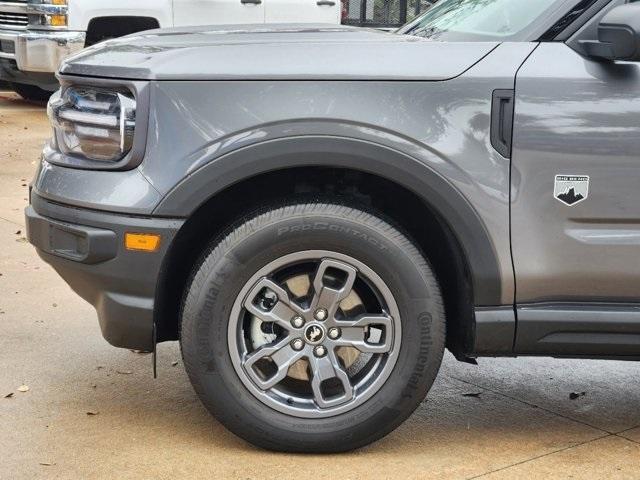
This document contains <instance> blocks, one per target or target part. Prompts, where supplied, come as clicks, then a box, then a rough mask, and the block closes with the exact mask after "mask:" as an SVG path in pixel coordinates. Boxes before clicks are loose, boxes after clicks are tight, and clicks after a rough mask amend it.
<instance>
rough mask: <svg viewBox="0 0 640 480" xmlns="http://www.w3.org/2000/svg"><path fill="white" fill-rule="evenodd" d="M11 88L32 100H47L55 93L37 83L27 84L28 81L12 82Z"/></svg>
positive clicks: (26, 98)
mask: <svg viewBox="0 0 640 480" xmlns="http://www.w3.org/2000/svg"><path fill="white" fill-rule="evenodd" d="M11 88H13V90H14V91H15V92H16V93H17V94H18V95H20V96H21V97H22V98H24V99H25V100H30V101H32V102H47V101H48V100H49V97H50V96H51V94H52V93H53V92H50V91H48V90H43V89H42V88H40V87H36V86H35V85H27V84H26V83H12V84H11Z"/></svg>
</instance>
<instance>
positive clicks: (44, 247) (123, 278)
mask: <svg viewBox="0 0 640 480" xmlns="http://www.w3.org/2000/svg"><path fill="white" fill-rule="evenodd" d="M25 216H26V223H27V238H28V239H29V241H30V242H31V243H32V244H33V245H34V246H35V247H36V249H37V250H38V254H39V255H40V256H41V257H42V259H43V260H45V261H46V262H47V263H49V264H50V265H51V266H52V267H53V268H54V269H55V270H56V271H57V272H58V274H60V276H61V277H62V278H63V279H64V280H65V281H66V282H67V283H68V284H69V286H70V287H71V288H72V289H73V290H74V291H75V292H76V293H77V294H78V295H80V296H81V297H82V298H84V299H85V300H86V301H88V302H89V303H90V304H92V305H93V306H94V307H95V309H96V311H97V312H98V320H99V322H100V328H101V329H102V334H103V336H104V337H105V339H106V340H107V341H108V342H109V343H111V344H112V345H114V346H116V347H122V348H130V349H137V350H152V349H153V346H154V338H153V335H154V333H153V332H154V304H155V295H156V285H157V283H158V278H159V276H160V271H161V266H162V261H163V259H164V257H165V255H166V253H167V251H168V249H169V247H170V245H171V242H172V241H173V238H174V236H175V235H176V233H177V232H178V230H179V229H180V227H181V226H182V223H183V221H182V220H171V219H160V218H150V217H133V216H127V215H121V214H113V213H107V212H97V211H93V210H85V209H78V208H75V207H69V206H64V205H60V204H56V203H52V202H49V201H47V200H45V199H44V198H42V197H40V196H38V195H37V194H36V193H32V194H31V205H30V206H28V207H27V209H26V211H25ZM125 232H132V233H158V234H160V235H161V238H162V240H161V243H160V249H159V250H158V251H156V252H153V253H147V252H136V251H129V250H126V249H125V248H124V234H125Z"/></svg>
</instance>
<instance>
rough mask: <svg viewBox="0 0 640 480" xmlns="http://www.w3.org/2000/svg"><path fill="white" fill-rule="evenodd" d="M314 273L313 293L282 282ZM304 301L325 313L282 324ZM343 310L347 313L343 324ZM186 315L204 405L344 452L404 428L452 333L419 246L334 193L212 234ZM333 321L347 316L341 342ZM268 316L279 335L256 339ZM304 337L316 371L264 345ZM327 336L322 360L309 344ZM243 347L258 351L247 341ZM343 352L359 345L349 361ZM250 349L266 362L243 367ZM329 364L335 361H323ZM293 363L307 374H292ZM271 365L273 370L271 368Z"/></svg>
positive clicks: (240, 424) (258, 436)
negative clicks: (298, 324)
mask: <svg viewBox="0 0 640 480" xmlns="http://www.w3.org/2000/svg"><path fill="white" fill-rule="evenodd" d="M281 264H282V265H283V266H279V267H277V268H276V267H272V266H273V265H281ZM307 269H311V270H310V273H308V274H307V273H306V272H307ZM313 269H315V270H313ZM272 271H273V273H271V272H272ZM354 271H355V272H356V274H355V276H354V275H352V274H353V272H354ZM300 272H302V273H300ZM287 275H288V276H287ZM305 277H308V281H309V282H310V283H311V286H310V287H309V292H310V293H309V295H308V296H307V297H300V298H303V299H305V298H306V300H299V299H298V297H297V295H298V294H294V293H293V290H292V289H291V288H289V287H290V285H291V284H290V283H282V282H285V281H286V282H290V281H297V282H299V281H300V279H302V280H303V283H304V278H305ZM282 279H288V280H282ZM256 282H257V283H256ZM278 282H281V283H278ZM314 282H318V284H317V285H318V288H316V287H314ZM263 285H266V286H267V287H264V286H263ZM285 285H286V288H284V286H285ZM299 285H301V284H300V283H295V282H294V286H296V288H300V287H299ZM279 287H283V288H282V289H279ZM287 288H288V290H287ZM349 288H351V293H349V297H348V298H347V299H345V300H343V298H344V296H345V295H346V293H345V292H347V289H349ZM260 289H262V290H260ZM302 291H304V289H303V290H302ZM256 292H258V293H257V294H256ZM318 292H321V293H318ZM336 292H342V293H340V294H339V295H338V293H336ZM273 293H275V296H274V295H273ZM300 295H302V294H300ZM354 295H355V296H354ZM289 297H291V298H289ZM292 298H293V299H294V300H293V301H292V300H291V299H292ZM349 299H351V300H349ZM354 299H357V301H356V300H354ZM334 300H335V301H334ZM316 301H317V305H315V304H314V302H316ZM298 302H299V303H298ZM304 302H307V306H309V305H308V304H310V305H311V306H312V308H311V310H313V312H315V313H313V315H312V313H309V314H306V313H305V315H307V316H305V317H304V319H306V320H307V323H305V326H304V327H303V328H302V329H300V330H295V328H294V327H293V326H292V327H291V330H289V328H288V327H287V328H284V327H286V325H284V327H281V325H283V320H282V319H283V318H284V320H285V321H286V320H287V319H288V318H289V317H287V315H286V314H285V313H283V312H290V311H292V312H294V311H297V310H296V309H298V306H296V305H299V304H300V305H301V304H303V303H304ZM323 302H324V303H323ZM338 302H339V303H338ZM325 304H326V305H327V306H328V307H327V309H325V313H324V314H322V315H321V314H319V313H318V312H319V311H320V310H322V308H319V307H321V306H322V305H325ZM338 304H339V308H338V307H336V306H335V305H338ZM274 305H275V306H274ZM313 305H315V306H313ZM353 305H355V306H353ZM291 308H293V309H294V310H290V309H291ZM336 308H337V309H336ZM270 309H271V310H270ZM334 310H335V314H334V313H333V312H334ZM363 310H366V312H365V313H361V312H362V311H363ZM369 310H371V312H369ZM254 311H255V312H257V313H255V314H254ZM265 312H268V313H265ZM351 312H356V313H358V312H360V313H359V314H358V315H355V316H353V317H351V316H350V315H351ZM390 312H391V313H390ZM320 313H322V312H320ZM272 314H273V316H272V317H268V315H272ZM309 315H312V316H309ZM296 316H297V315H296ZM322 317H324V318H325V320H324V322H326V323H323V321H321V320H322ZM264 318H267V320H268V319H269V318H276V319H277V320H276V321H275V323H269V322H268V321H265V320H264ZM319 318H320V319H321V320H318V319H319ZM338 318H340V322H347V323H336V322H338V320H337V319H338ZM365 318H366V320H365ZM256 319H257V320H256ZM345 319H346V320H345ZM181 322H182V323H181V334H180V343H181V349H182V355H183V359H184V364H185V368H186V371H187V374H188V376H189V379H190V380H191V382H192V384H193V387H194V389H195V391H196V393H197V394H198V396H199V398H200V399H201V401H202V402H203V404H204V405H205V407H206V408H207V409H208V410H209V411H210V412H211V413H212V414H213V415H214V416H215V417H216V418H217V419H218V420H219V421H220V422H221V423H222V424H223V425H225V426H226V427H227V428H228V429H229V430H230V431H231V432H233V433H235V434H236V435H238V436H239V437H241V438H243V439H245V440H247V441H248V442H250V443H252V444H254V445H257V446H260V447H263V448H266V449H270V450H278V451H286V452H315V453H321V452H342V451H348V450H352V449H355V448H359V447H362V446H364V445H367V444H369V443H371V442H374V441H376V440H378V439H380V438H382V437H383V436H385V435H386V434H388V433H389V432H391V431H392V430H394V429H395V428H396V427H398V426H399V425H400V424H401V423H402V422H403V421H404V420H405V419H406V418H407V417H409V415H411V413H412V412H413V411H414V410H415V409H416V408H417V407H418V405H419V404H420V403H421V402H422V400H423V399H424V397H425V396H426V394H427V392H428V391H429V389H430V388H431V385H432V384H433V381H434V380H435V378H436V375H437V372H438V370H439V368H440V364H441V361H442V356H443V352H444V344H445V317H444V311H443V306H442V300H441V295H440V290H439V286H438V283H437V281H436V278H435V276H434V274H433V272H432V270H431V268H430V267H429V265H428V263H427V261H426V260H425V258H424V257H423V256H422V255H421V254H420V252H419V251H418V249H417V247H416V246H415V245H414V244H413V243H412V242H411V241H410V240H409V239H408V238H407V237H406V236H405V235H404V234H402V233H401V232H400V231H398V230H397V229H396V228H394V227H393V226H391V225H389V224H388V223H386V222H385V221H383V220H381V219H380V218H379V217H378V216H375V215H372V214H370V213H365V212H364V211H361V210H357V209H354V208H350V207H348V206H343V205H336V204H327V203H308V204H293V205H287V206H284V207H280V208H276V207H274V208H272V209H269V210H267V211H266V213H262V214H257V215H255V216H250V217H247V218H245V219H244V220H243V222H242V223H241V224H240V225H239V226H238V227H237V228H235V229H233V230H232V231H231V233H229V234H228V235H227V236H225V237H224V238H223V239H222V240H221V241H219V242H214V244H212V245H211V248H209V249H208V251H207V252H205V254H204V255H203V257H202V260H201V261H200V262H199V263H198V264H197V265H196V266H195V269H194V272H193V276H192V280H191V282H190V284H189V285H188V287H187V289H186V292H185V297H184V301H183V307H182V314H181ZM255 322H258V324H259V326H260V330H256V329H255V328H254V325H255V324H256V323H255ZM330 322H333V323H330ZM378 322H379V323H378ZM293 323H294V319H292V320H291V324H292V325H293ZM335 324H338V325H348V326H343V327H342V328H341V329H340V333H339V334H340V337H339V338H338V339H337V340H331V338H333V337H331V338H330V335H331V334H332V330H333V329H332V328H329V327H330V326H331V325H335ZM247 325H249V326H250V327H247ZM265 325H266V327H269V328H270V330H268V331H269V332H271V333H269V334H266V333H265V334H264V335H265V338H266V337H267V336H268V335H271V337H269V339H268V340H265V342H267V343H266V344H264V343H263V344H261V345H260V346H258V347H256V348H255V350H254V349H253V348H252V347H251V345H253V342H254V334H255V332H256V331H258V332H259V333H258V334H257V337H258V340H259V341H261V340H260V339H261V338H262V337H260V335H262V333H260V332H264V331H265V330H264V328H265ZM363 325H365V326H364V327H363ZM316 327H320V328H316ZM325 327H326V328H325ZM322 330H324V334H323V332H322ZM274 332H275V333H274ZM316 334H317V335H316ZM333 334H335V335H337V334H336V333H335V332H333ZM374 334H375V335H374ZM367 336H368V337H367ZM298 337H299V338H301V339H302V343H303V344H304V346H303V347H302V348H303V349H304V350H303V351H300V352H298V354H297V355H298V356H299V355H303V354H304V355H306V356H304V357H303V358H302V360H300V361H301V362H303V363H302V365H303V367H304V365H305V364H304V362H306V365H307V367H306V370H305V369H304V368H303V369H302V370H300V369H299V368H298V367H299V366H300V365H301V364H300V363H296V364H295V365H294V366H293V367H292V366H291V364H290V362H289V360H287V361H282V360H279V361H275V359H276V358H277V355H279V354H276V353H273V352H272V353H270V354H269V355H270V356H264V352H265V351H267V350H265V349H268V348H270V347H271V346H273V351H274V352H275V351H277V352H285V350H286V352H293V354H295V352H296V351H295V349H294V347H296V346H298V347H299V345H296V344H295V340H292V339H294V338H298ZM352 337H353V338H352ZM361 337H362V338H364V341H362V340H361ZM374 337H377V339H374ZM317 338H321V339H322V343H321V344H320V345H322V346H325V344H326V348H325V350H324V352H325V356H324V357H319V356H318V354H319V352H321V351H322V350H318V348H319V346H318V345H314V344H312V343H311V342H312V341H313V340H315V339H317ZM354 338H355V339H356V340H353V339H354ZM332 341H333V342H335V343H331V342H332ZM268 342H272V343H268ZM283 342H284V343H283ZM286 342H290V343H286ZM258 343H259V342H258ZM338 344H340V345H347V347H344V349H343V350H341V349H340V348H341V347H336V345H338ZM355 344H357V345H358V346H357V348H355V349H353V347H352V345H355ZM282 345H285V346H282ZM276 347H278V348H280V347H281V348H280V349H279V350H278V349H277V348H276ZM244 348H246V349H247V350H251V351H249V352H248V353H247V352H244V351H242V352H240V351H239V350H242V349H244ZM345 351H348V352H356V355H357V358H356V360H355V361H353V363H351V364H350V363H349V362H351V361H352V360H350V359H346V357H344V355H345V354H344V352H345ZM365 351H366V352H367V353H361V352H365ZM370 351H371V352H383V353H370ZM243 352H244V353H243ZM282 356H283V358H287V359H289V358H294V357H287V356H286V355H285V354H284V353H283V354H282ZM254 357H260V359H259V360H258V361H256V363H255V364H253V367H251V366H249V367H247V365H249V364H250V363H251V362H252V361H253V360H248V359H253V358H254ZM296 358H297V357H296ZM243 361H244V362H246V363H242V362H243ZM260 362H262V363H264V365H262V364H260V367H259V368H256V367H255V365H258V364H259V363H260ZM279 362H280V363H279ZM287 362H289V363H287ZM281 364H282V365H284V366H282V367H281ZM327 365H331V366H332V367H331V368H329V370H323V368H324V367H323V366H327ZM354 365H356V367H355V368H354ZM316 367H317V368H316ZM263 368H264V370H263ZM294 368H298V369H297V370H295V372H298V373H296V375H299V377H295V378H294V377H292V375H294V373H293V372H294ZM358 369H359V370H358ZM274 370H275V371H276V373H274V374H273V376H267V375H266V374H264V371H269V374H271V373H273V371H274ZM340 370H342V372H341V371H340ZM282 371H286V372H287V377H285V379H284V380H282V381H280V382H279V383H277V384H275V385H274V386H273V387H271V388H270V389H268V390H263V389H262V388H261V387H260V385H259V382H265V383H269V382H271V383H273V382H274V381H276V380H277V378H279V374H280V372H282ZM317 372H318V373H317ZM322 372H329V373H328V374H327V373H322ZM349 372H351V373H349ZM353 372H355V373H353ZM331 375H334V376H333V377H331ZM345 375H346V377H345ZM350 375H352V376H350ZM305 376H306V380H305ZM316 377H317V382H316ZM264 378H266V380H264ZM300 382H302V383H300ZM358 382H359V383H358ZM354 386H355V387H354ZM374 387H375V388H374ZM325 393H326V394H327V396H326V398H325ZM345 399H348V400H345ZM332 402H333V403H332ZM320 405H324V407H322V408H321V407H320ZM327 405H329V406H327Z"/></svg>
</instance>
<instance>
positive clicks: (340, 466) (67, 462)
mask: <svg viewBox="0 0 640 480" xmlns="http://www.w3.org/2000/svg"><path fill="white" fill-rule="evenodd" d="M48 135H49V127H48V124H47V122H46V116H45V113H44V109H43V108H42V107H41V106H37V105H32V104H28V103H26V102H23V101H21V100H19V99H18V98H17V97H15V96H13V95H11V94H7V93H2V92H0V479H2V480H9V479H11V480H13V479H33V478H47V479H49V478H60V479H85V478H86V479H102V478H115V479H129V478H131V479H146V478H153V479H163V478H205V477H206V478H224V479H226V478H229V479H289V478H298V479H299V478H313V479H314V480H321V479H338V478H339V479H344V480H347V479H377V478H380V479H383V478H402V479H428V478H438V479H449V478H451V479H468V478H487V479H503V478H504V479H514V478H541V479H542V478H545V479H547V478H563V479H564V478H576V479H583V478H603V479H604V478H606V479H638V478H640V409H639V408H638V406H639V405H640V385H639V384H638V374H639V373H640V366H639V364H637V363H631V362H629V363H627V362H608V361H577V360H554V359H546V358H544V359H543V358H539V359H527V358H520V359H481V360H480V361H479V364H480V365H479V366H472V365H466V364H461V363H458V362H456V361H455V360H454V359H453V358H452V357H451V356H450V355H447V357H446V359H445V362H444V366H443V369H442V371H441V373H440V376H439V378H438V381H437V382H436V385H435V386H434V388H433V390H432V392H431V393H430V394H429V396H428V398H427V399H426V401H425V402H424V403H423V404H422V406H421V407H420V408H419V409H418V410H417V411H416V413H415V414H414V415H413V416H412V417H411V418H410V419H409V420H408V421H407V422H406V423H405V424H404V425H403V426H402V427H401V428H399V429H398V430H397V431H396V432H394V433H393V434H391V435H389V436H388V437H387V438H385V439H383V440H381V441H380V442H377V443H375V444H374V445H371V446H369V447H367V448H364V449H361V450H359V451H356V452H352V453H348V454H343V455H286V454H274V453H269V452H265V451H262V450H259V449H256V448H254V447H252V446H250V445H247V444H246V443H244V442H243V441H241V440H239V439H238V438H236V437H235V436H233V435H232V434H230V433H228V432H227V431H226V430H225V429H224V428H223V427H222V426H221V425H220V424H218V423H217V422H216V421H215V420H214V419H213V418H211V417H210V416H209V415H208V413H207V412H206V411H205V410H204V408H203V407H202V406H201V405H200V403H199V402H198V400H197V398H196V396H195V394H194V393H193V391H192V389H191V386H190V385H189V382H188V380H187V377H186V375H185V373H184V371H183V368H182V363H181V361H180V353H179V348H178V345H177V344H176V343H169V344H162V345H160V346H159V365H158V367H159V378H158V379H157V380H154V379H153V378H152V373H151V358H150V357H149V356H148V355H141V354H138V353H135V352H130V351H127V350H119V349H115V348H113V347H111V346H109V345H108V344H107V343H106V342H105V341H104V340H103V339H102V337H101V335H100V331H99V327H98V323H97V319H96V314H95V312H94V311H93V309H92V308H91V307H90V306H89V305H88V304H86V303H85V302H84V301H82V300H81V299H80V298H78V297H77V296H76V295H75V294H73V292H71V290H70V289H69V288H68V287H67V286H66V284H65V283H64V282H63V281H62V280H61V279H60V278H59V277H58V276H57V275H56V274H55V272H53V270H52V269H51V268H50V267H48V266H47V265H46V264H44V263H43V262H42V261H41V260H40V259H39V258H38V256H37V255H36V253H35V252H34V250H33V248H32V247H31V246H30V245H29V244H28V243H26V242H25V241H24V220H23V216H22V210H23V208H24V206H25V204H26V198H27V186H26V185H27V184H28V182H29V181H30V180H31V178H32V175H33V171H34V169H35V168H36V164H37V161H38V156H39V152H40V149H41V147H42V144H43V142H44V140H45V138H46V137H47V136H48ZM21 385H26V386H28V387H29V390H28V391H27V392H19V391H18V387H20V386H21ZM583 392H584V395H583V394H582V393H583ZM572 393H575V394H577V395H578V396H577V398H575V399H573V400H572V399H571V398H570V395H571V394H572ZM7 395H9V396H8V397H5V396H7ZM574 396H575V395H574Z"/></svg>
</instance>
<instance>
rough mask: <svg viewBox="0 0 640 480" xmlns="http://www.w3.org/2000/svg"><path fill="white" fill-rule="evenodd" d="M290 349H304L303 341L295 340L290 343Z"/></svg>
mask: <svg viewBox="0 0 640 480" xmlns="http://www.w3.org/2000/svg"><path fill="white" fill-rule="evenodd" d="M291 348H293V349H294V350H302V349H303V348H304V341H302V339H301V338H296V339H295V340H294V341H293V342H291Z"/></svg>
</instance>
